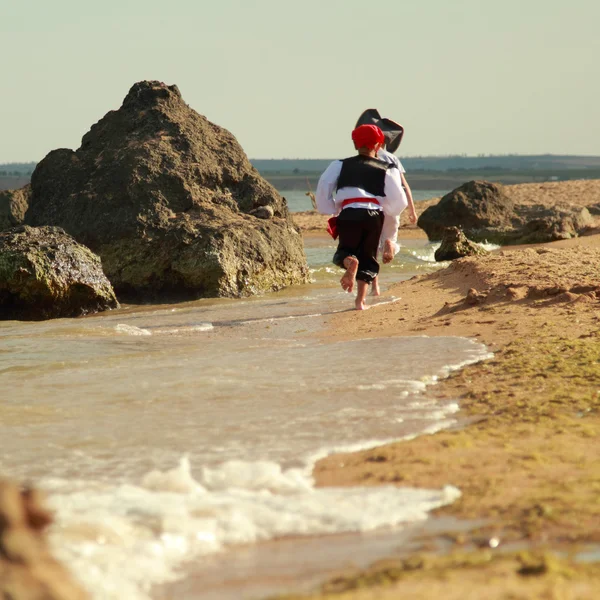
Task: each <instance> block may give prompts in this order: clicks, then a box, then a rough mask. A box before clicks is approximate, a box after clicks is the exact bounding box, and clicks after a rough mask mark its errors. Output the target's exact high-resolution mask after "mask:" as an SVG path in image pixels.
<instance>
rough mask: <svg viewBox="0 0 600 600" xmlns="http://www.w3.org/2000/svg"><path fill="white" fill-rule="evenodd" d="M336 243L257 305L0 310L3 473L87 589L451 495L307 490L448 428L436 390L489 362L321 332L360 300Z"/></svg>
mask: <svg viewBox="0 0 600 600" xmlns="http://www.w3.org/2000/svg"><path fill="white" fill-rule="evenodd" d="M332 246H333V244H332V243H331V242H329V241H327V240H321V241H314V242H313V243H312V244H309V245H307V255H308V258H309V263H310V266H311V270H312V274H313V278H314V283H312V284H311V285H306V286H298V287H295V288H291V289H288V290H284V291H283V292H280V293H277V294H270V295H267V296H264V297H261V298H254V299H247V300H201V301H197V302H191V303H185V304H178V305H164V306H146V307H144V306H138V307H135V306H127V307H124V308H122V309H120V310H116V311H112V312H108V313H103V314H100V315H96V316H93V317H89V318H82V319H57V320H52V321H45V322H40V323H26V322H15V321H9V322H6V321H5V322H0V389H1V392H0V393H1V401H0V439H2V450H3V452H2V456H1V459H0V468H1V473H2V474H3V475H4V476H10V477H14V478H17V479H19V480H26V481H30V482H32V483H33V484H35V485H36V486H38V487H41V488H43V489H44V490H46V491H47V492H48V494H49V502H50V504H51V506H52V508H53V509H54V510H55V511H56V516H57V520H56V524H55V525H54V526H53V527H52V530H51V540H52V544H53V547H54V549H55V553H56V555H57V556H58V557H59V558H60V559H62V560H64V561H65V562H66V563H67V564H68V565H69V566H70V567H71V568H72V570H73V572H74V573H75V575H76V576H77V577H78V578H79V579H80V580H81V581H82V582H83V583H84V585H85V586H86V587H87V588H88V589H89V591H90V593H91V595H92V597H93V598H96V599H106V600H109V599H111V600H112V599H115V600H116V599H117V598H119V599H122V598H127V599H128V600H138V599H139V600H142V599H148V598H153V597H159V595H158V592H157V590H159V589H160V588H158V587H155V586H157V585H158V584H164V583H165V582H169V581H173V580H175V579H177V578H178V577H181V576H182V574H184V573H186V572H188V571H186V570H185V569H186V568H187V567H186V565H187V566H189V565H190V564H192V563H193V562H194V561H196V562H198V561H201V559H202V557H208V556H213V555H215V553H223V552H225V553H226V552H235V549H236V548H243V547H248V545H249V544H250V545H255V544H261V543H265V542H267V541H269V540H274V539H289V538H290V537H294V536H321V535H323V534H338V535H339V534H347V533H350V532H363V533H364V532H369V531H374V530H378V529H381V528H390V527H402V526H408V525H410V524H411V523H415V522H419V521H423V520H424V519H426V518H427V514H428V511H430V510H431V509H433V508H436V507H439V506H441V505H444V504H447V503H450V502H453V501H454V500H455V499H456V498H458V497H459V495H460V490H459V489H457V488H456V487H453V486H451V485H448V483H449V482H445V481H440V482H439V485H438V486H437V488H436V489H412V488H403V487H393V486H388V487H378V488H361V487H356V488H350V489H342V490H340V489H315V488H314V486H313V482H312V478H311V472H312V468H313V465H314V464H315V461H316V460H317V459H318V458H320V457H323V456H325V455H327V454H329V453H332V452H337V451H342V450H353V449H360V448H367V447H372V446H375V445H378V444H381V443H384V442H386V441H390V440H396V439H401V438H410V437H414V436H416V435H421V434H427V433H431V432H434V431H437V430H439V429H441V428H443V427H447V426H449V425H451V424H452V423H453V422H454V418H455V417H454V415H455V413H456V411H457V410H458V406H457V404H456V402H453V401H438V400H435V399H433V397H431V396H429V395H428V389H429V386H430V385H431V384H434V383H435V382H436V381H437V380H438V379H439V378H441V377H445V376H446V375H447V374H448V373H449V372H450V371H451V370H453V369H457V368H459V367H461V366H463V365H466V364H469V363H472V362H475V361H478V360H481V359H483V358H485V357H487V356H489V354H488V351H487V349H486V348H485V347H484V346H482V345H481V344H479V343H477V342H475V341H472V340H468V339H464V338H450V337H436V338H428V337H405V338H402V337H392V338H382V339H363V340H356V341H350V342H328V341H323V340H324V339H325V338H322V337H320V336H319V333H320V332H321V331H323V329H324V328H325V327H326V326H327V318H328V315H330V314H334V313H336V312H339V311H344V310H347V309H348V308H350V307H351V305H352V298H351V297H350V296H349V295H348V294H345V293H344V292H343V291H342V290H341V289H340V288H339V285H337V280H338V279H339V275H340V274H339V272H337V271H335V270H333V269H332V267H331V265H330V264H329V260H330V259H331V255H332V249H333V248H332ZM434 249H435V246H433V245H431V244H428V243H426V242H423V241H414V242H410V243H407V244H405V245H404V246H403V248H402V251H401V252H400V253H399V255H397V257H396V259H395V260H394V262H393V263H392V265H390V266H386V267H385V268H384V270H383V272H382V282H383V284H384V285H385V284H386V283H389V282H392V281H395V280H399V279H403V278H406V277H409V276H411V275H412V274H414V273H418V272H427V271H431V270H433V269H436V268H438V266H437V265H435V263H434V262H433V258H432V257H433V251H434ZM397 300H398V298H394V297H393V296H392V297H385V299H384V300H381V301H380V302H394V301H397ZM374 303H375V304H376V303H377V302H374ZM374 310H377V308H374ZM357 318H360V315H357ZM334 538H335V536H334ZM334 538H331V539H334ZM327 543H328V542H327V538H321V539H320V540H319V544H320V546H321V547H325V548H326V547H327ZM182 569H183V570H182ZM223 577H224V578H225V579H226V578H227V575H226V573H225V574H224V575H223ZM199 588H200V589H198V586H197V587H196V588H195V589H194V591H193V592H191V593H190V594H189V595H188V596H186V595H185V594H178V596H177V597H179V598H186V597H188V598H202V597H203V593H202V586H199ZM207 594H208V592H207ZM205 597H207V598H208V597H209V595H206V596H205ZM216 597H219V596H218V595H217V596H216ZM233 597H239V598H241V597H246V596H243V594H241V593H237V594H236V595H235V596H233Z"/></svg>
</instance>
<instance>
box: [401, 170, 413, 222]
mask: <svg viewBox="0 0 600 600" xmlns="http://www.w3.org/2000/svg"><path fill="white" fill-rule="evenodd" d="M400 177H402V187H403V188H404V191H405V193H406V199H407V200H408V220H409V221H410V222H411V224H412V225H415V224H416V223H417V211H416V210H415V203H414V202H413V197H412V192H411V191H410V186H409V185H408V182H407V181H406V177H404V173H402V172H400Z"/></svg>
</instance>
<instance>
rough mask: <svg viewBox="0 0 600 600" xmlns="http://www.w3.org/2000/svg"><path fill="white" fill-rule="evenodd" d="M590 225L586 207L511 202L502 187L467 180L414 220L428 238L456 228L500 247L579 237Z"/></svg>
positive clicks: (438, 237)
mask: <svg viewBox="0 0 600 600" xmlns="http://www.w3.org/2000/svg"><path fill="white" fill-rule="evenodd" d="M592 224H593V220H592V217H591V215H590V213H589V212H588V210H587V208H585V207H584V206H578V205H569V204H567V203H565V204H561V205H559V204H555V205H552V206H544V205H536V204H532V203H527V204H525V203H523V204H517V203H515V202H514V201H513V200H512V199H511V198H510V197H509V196H508V195H507V194H506V193H505V191H504V188H503V187H502V186H499V185H495V184H493V183H489V182H486V181H469V182H467V183H465V184H463V185H461V186H460V187H458V188H456V189H455V190H453V191H452V192H450V193H449V194H446V195H445V196H444V197H443V198H442V199H441V200H440V201H439V202H438V203H437V204H436V205H434V206H430V207H429V208H427V209H426V210H425V211H423V213H422V214H421V216H420V217H419V220H418V222H417V225H418V226H419V227H421V229H423V230H424V231H425V232H426V233H427V237H428V238H429V239H430V240H441V239H442V236H443V233H444V230H445V229H446V227H450V226H453V227H460V228H461V229H462V230H463V232H464V233H465V235H466V236H467V237H468V238H469V239H471V240H474V241H476V242H482V241H488V242H491V243H496V244H500V245H509V244H531V243H542V242H551V241H555V240H560V239H568V238H571V237H576V236H578V235H579V234H580V233H581V232H582V231H585V229H586V228H588V227H590V226H591V225H592Z"/></svg>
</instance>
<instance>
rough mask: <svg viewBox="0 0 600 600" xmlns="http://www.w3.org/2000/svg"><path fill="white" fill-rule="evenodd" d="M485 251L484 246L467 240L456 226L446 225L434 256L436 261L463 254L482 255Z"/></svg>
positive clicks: (459, 256)
mask: <svg viewBox="0 0 600 600" xmlns="http://www.w3.org/2000/svg"><path fill="white" fill-rule="evenodd" d="M487 253H488V251H487V250H486V249H485V248H483V247H482V246H480V245H479V244H475V243H473V242H472V241H471V240H469V239H468V238H467V237H466V236H465V234H464V233H463V232H462V231H461V230H460V229H459V228H458V227H446V229H445V230H444V233H443V234H442V243H441V245H440V247H439V248H438V249H437V250H436V251H435V254H434V258H435V260H437V261H444V260H455V259H457V258H463V257H464V256H483V255H484V254H487Z"/></svg>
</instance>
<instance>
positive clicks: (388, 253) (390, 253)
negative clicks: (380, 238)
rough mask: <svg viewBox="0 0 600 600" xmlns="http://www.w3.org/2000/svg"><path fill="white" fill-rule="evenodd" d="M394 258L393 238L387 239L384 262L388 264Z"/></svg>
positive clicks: (384, 245) (384, 247)
mask: <svg viewBox="0 0 600 600" xmlns="http://www.w3.org/2000/svg"><path fill="white" fill-rule="evenodd" d="M392 260H394V246H393V245H392V241H391V240H385V242H384V244H383V262H384V264H386V265H387V264H388V263H390V262H392Z"/></svg>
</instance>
